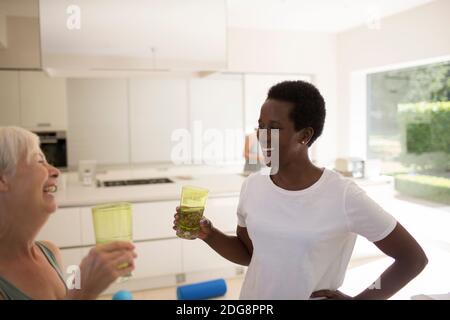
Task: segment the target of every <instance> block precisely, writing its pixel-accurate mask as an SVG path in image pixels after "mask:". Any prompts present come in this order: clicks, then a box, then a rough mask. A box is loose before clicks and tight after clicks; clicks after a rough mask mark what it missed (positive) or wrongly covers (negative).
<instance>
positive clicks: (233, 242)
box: [204, 228, 252, 266]
mask: <svg viewBox="0 0 450 320" xmlns="http://www.w3.org/2000/svg"><path fill="white" fill-rule="evenodd" d="M204 241H205V242H206V243H207V244H208V245H209V246H210V247H211V248H212V249H214V250H215V251H216V252H217V253H218V254H220V255H221V256H222V257H224V258H225V259H227V260H229V261H231V262H234V263H237V264H240V265H243V266H248V265H249V264H250V260H251V258H252V257H251V254H250V252H249V251H248V249H247V247H246V246H245V244H244V243H243V242H242V241H241V240H240V239H239V238H238V237H237V236H229V235H226V234H224V233H223V232H221V231H220V230H218V229H216V228H213V230H212V232H211V234H210V235H209V237H208V238H207V239H205V240H204Z"/></svg>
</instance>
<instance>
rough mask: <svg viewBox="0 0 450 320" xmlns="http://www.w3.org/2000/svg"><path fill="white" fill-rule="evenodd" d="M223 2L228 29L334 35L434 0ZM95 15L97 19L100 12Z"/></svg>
mask: <svg viewBox="0 0 450 320" xmlns="http://www.w3.org/2000/svg"><path fill="white" fill-rule="evenodd" d="M219 1H220V0H219ZM223 1H226V3H227V8H228V15H227V16H228V26H229V27H233V28H246V29H267V30H306V31H321V32H331V33H336V32H341V31H344V30H346V29H349V28H353V27H356V26H360V25H364V24H368V23H371V22H373V20H374V19H377V18H381V17H386V16H389V15H393V14H396V13H399V12H402V11H405V10H408V9H412V8H414V7H417V6H420V5H423V4H426V3H429V2H432V1H434V0H223ZM66 2H67V1H66ZM77 2H79V1H77V0H72V1H69V3H74V4H76V3H77ZM89 2H90V3H89V5H90V6H92V7H95V3H96V2H97V3H105V2H104V0H91V1H89ZM111 3H112V4H113V6H112V8H111V9H112V10H119V11H120V10H123V6H117V2H116V1H112V2H111ZM124 3H125V2H124ZM130 3H133V6H136V5H137V4H138V3H139V6H140V7H141V8H142V10H141V11H142V12H146V11H148V10H151V8H150V7H151V3H152V2H151V1H146V0H138V1H132V2H130ZM37 6H38V0H0V12H1V13H2V14H4V15H15V16H37V15H38V10H37ZM125 6H126V5H125ZM146 7H147V8H146ZM99 9H100V8H99ZM98 14H99V16H100V15H102V12H99V13H98Z"/></svg>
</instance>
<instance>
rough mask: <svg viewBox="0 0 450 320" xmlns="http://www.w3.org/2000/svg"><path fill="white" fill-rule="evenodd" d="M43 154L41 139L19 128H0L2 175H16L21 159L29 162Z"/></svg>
mask: <svg viewBox="0 0 450 320" xmlns="http://www.w3.org/2000/svg"><path fill="white" fill-rule="evenodd" d="M39 152H41V149H40V146H39V137H38V136H37V135H36V134H34V133H33V132H31V131H28V130H26V129H23V128H19V127H0V174H3V173H6V174H14V173H15V170H16V166H17V163H18V162H19V160H20V159H21V157H25V159H26V161H27V162H29V161H30V159H31V156H32V155H33V154H35V153H39Z"/></svg>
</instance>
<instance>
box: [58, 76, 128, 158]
mask: <svg viewBox="0 0 450 320" xmlns="http://www.w3.org/2000/svg"><path fill="white" fill-rule="evenodd" d="M67 96H68V101H69V105H68V114H69V130H68V136H67V140H68V145H69V148H68V149H69V150H68V151H69V156H68V158H69V165H71V166H76V165H78V161H79V160H97V163H99V164H118V163H120V164H124V163H128V161H129V141H128V102H127V81H126V80H124V79H113V80H111V79H70V80H68V81H67Z"/></svg>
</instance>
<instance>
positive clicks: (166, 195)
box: [56, 167, 245, 208]
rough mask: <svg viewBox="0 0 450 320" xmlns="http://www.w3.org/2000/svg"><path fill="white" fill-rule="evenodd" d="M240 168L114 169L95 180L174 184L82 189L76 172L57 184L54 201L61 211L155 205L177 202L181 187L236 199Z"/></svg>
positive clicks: (239, 186) (213, 195)
mask: <svg viewBox="0 0 450 320" xmlns="http://www.w3.org/2000/svg"><path fill="white" fill-rule="evenodd" d="M240 171H241V167H239V168H238V167H224V168H217V167H216V168H210V167H173V168H165V169H161V168H159V169H158V168H129V169H114V170H109V171H108V172H106V173H102V174H98V175H97V179H98V180H102V181H103V180H126V179H143V178H169V179H170V180H172V181H173V183H162V184H151V185H136V186H115V187H97V186H96V185H92V186H83V185H82V183H81V182H79V181H78V173H76V172H70V173H65V174H63V176H62V177H61V178H60V181H59V183H58V192H57V193H56V200H57V203H58V206H59V207H60V208H65V207H82V206H93V205H97V204H101V203H107V202H119V201H127V202H154V201H168V200H178V199H179V198H180V195H181V187H182V186H183V185H192V186H198V187H202V188H206V189H208V190H209V191H210V194H209V196H210V197H213V198H214V197H226V196H238V195H239V192H240V190H241V185H242V182H243V181H244V180H245V177H244V176H242V175H241V174H240Z"/></svg>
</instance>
